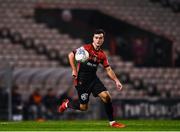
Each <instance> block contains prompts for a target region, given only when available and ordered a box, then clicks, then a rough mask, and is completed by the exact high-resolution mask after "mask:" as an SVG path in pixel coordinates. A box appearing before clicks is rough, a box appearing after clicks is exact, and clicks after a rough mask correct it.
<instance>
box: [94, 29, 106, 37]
mask: <svg viewBox="0 0 180 132" xmlns="http://www.w3.org/2000/svg"><path fill="white" fill-rule="evenodd" d="M101 33H102V34H103V35H104V36H105V35H106V32H105V31H104V30H103V29H96V30H95V31H94V33H93V35H94V34H101Z"/></svg>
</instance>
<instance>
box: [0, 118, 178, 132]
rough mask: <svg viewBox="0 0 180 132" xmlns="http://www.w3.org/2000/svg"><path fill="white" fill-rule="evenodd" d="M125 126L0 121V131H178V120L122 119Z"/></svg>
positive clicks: (92, 123)
mask: <svg viewBox="0 0 180 132" xmlns="http://www.w3.org/2000/svg"><path fill="white" fill-rule="evenodd" d="M121 122H122V123H124V124H126V125H127V127H126V128H111V127H109V126H108V122H107V121H102V120H100V121H98V120H91V121H89V120H71V121H69V120H65V121H63V120H61V121H45V122H36V121H22V122H3V121H0V131H180V120H122V121H121Z"/></svg>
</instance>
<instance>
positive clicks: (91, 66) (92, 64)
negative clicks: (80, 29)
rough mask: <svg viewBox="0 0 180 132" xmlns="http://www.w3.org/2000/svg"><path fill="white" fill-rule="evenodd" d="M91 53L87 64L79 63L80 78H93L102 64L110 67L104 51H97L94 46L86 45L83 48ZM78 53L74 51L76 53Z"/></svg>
mask: <svg viewBox="0 0 180 132" xmlns="http://www.w3.org/2000/svg"><path fill="white" fill-rule="evenodd" d="M82 47H83V48H84V49H85V50H87V51H88V53H89V59H88V61H86V62H85V63H80V62H78V64H77V69H78V76H80V77H87V78H88V77H92V76H93V75H96V71H97V68H98V65H99V64H102V65H103V66H104V67H105V68H106V67H108V66H109V62H108V60H107V57H106V55H105V53H104V52H103V50H102V49H99V50H95V49H94V47H93V45H92V44H86V45H83V46H82ZM75 52H76V51H74V53H75Z"/></svg>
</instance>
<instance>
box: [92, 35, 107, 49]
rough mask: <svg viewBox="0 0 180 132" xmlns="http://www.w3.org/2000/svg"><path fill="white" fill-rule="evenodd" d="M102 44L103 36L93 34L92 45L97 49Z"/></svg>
mask: <svg viewBox="0 0 180 132" xmlns="http://www.w3.org/2000/svg"><path fill="white" fill-rule="evenodd" d="M103 42H104V35H103V33H100V34H94V36H93V44H94V45H95V46H97V47H100V46H101V45H102V44H103Z"/></svg>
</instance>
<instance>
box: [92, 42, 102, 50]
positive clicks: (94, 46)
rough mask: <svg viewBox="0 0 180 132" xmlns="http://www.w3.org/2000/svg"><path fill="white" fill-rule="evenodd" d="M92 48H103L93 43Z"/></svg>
mask: <svg viewBox="0 0 180 132" xmlns="http://www.w3.org/2000/svg"><path fill="white" fill-rule="evenodd" d="M92 46H93V48H94V49H95V50H100V48H101V47H100V46H96V45H95V44H94V43H92Z"/></svg>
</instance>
